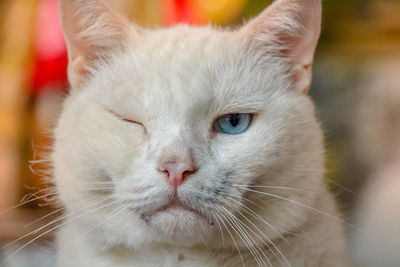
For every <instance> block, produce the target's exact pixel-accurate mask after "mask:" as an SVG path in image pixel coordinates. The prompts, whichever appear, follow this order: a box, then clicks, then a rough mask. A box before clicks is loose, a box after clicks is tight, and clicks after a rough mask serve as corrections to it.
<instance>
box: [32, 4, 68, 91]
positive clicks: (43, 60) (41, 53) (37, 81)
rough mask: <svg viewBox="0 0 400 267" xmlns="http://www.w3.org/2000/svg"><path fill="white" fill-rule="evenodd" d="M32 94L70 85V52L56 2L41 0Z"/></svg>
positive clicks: (36, 31)
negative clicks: (68, 72)
mask: <svg viewBox="0 0 400 267" xmlns="http://www.w3.org/2000/svg"><path fill="white" fill-rule="evenodd" d="M34 45H35V49H34V53H35V54H34V58H35V62H34V69H33V79H32V87H31V88H32V90H33V93H37V92H39V91H40V90H42V89H45V88H46V89H49V87H50V88H55V89H56V88H62V87H63V86H64V85H65V84H66V82H67V65H68V58H67V49H66V45H65V41H64V37H63V33H62V30H61V27H60V24H59V20H58V6H57V0H40V1H39V3H38V7H37V16H36V25H35V40H34Z"/></svg>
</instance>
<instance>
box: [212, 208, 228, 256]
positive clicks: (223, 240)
mask: <svg viewBox="0 0 400 267" xmlns="http://www.w3.org/2000/svg"><path fill="white" fill-rule="evenodd" d="M211 214H212V215H213V217H214V219H215V221H216V222H217V225H218V228H219V232H220V233H221V239H222V248H224V247H225V238H224V232H223V231H222V227H221V224H220V223H219V221H218V219H217V217H216V216H215V214H214V212H213V211H211Z"/></svg>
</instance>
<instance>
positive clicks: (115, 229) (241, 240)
mask: <svg viewBox="0 0 400 267" xmlns="http://www.w3.org/2000/svg"><path fill="white" fill-rule="evenodd" d="M310 1H311V0H310ZM61 2H67V0H65V1H61ZM73 2H79V1H77V0H75V1H71V2H69V3H73ZM88 2H90V3H91V4H93V3H94V2H98V1H88ZM278 2H280V4H284V3H285V2H287V3H286V4H294V3H295V2H299V1H288V0H281V1H278ZM311 2H313V3H316V1H311ZM82 3H83V2H82ZM98 3H101V2H98ZM82 7H84V8H86V9H85V10H86V11H87V12H89V11H90V10H91V8H90V5H83V6H81V8H82ZM288 10H292V9H288ZM295 10H296V9H295ZM61 11H63V10H62V9H61ZM107 12H111V11H107ZM291 12H292V11H291ZM79 14H81V16H85V12H83V11H80V13H79ZM114 15H115V14H113V15H112V17H113V16H114ZM282 15H283V16H285V14H282ZM88 16H89V15H88ZM101 18H103V17H101ZM64 19H65V18H64ZM75 19H76V17H75ZM86 19H87V18H86ZM261 19H262V20H265V18H262V17H261ZM78 21H79V17H78ZM117 21H121V20H120V19H117ZM77 23H78V22H77ZM111 23H112V21H111ZM123 24H124V23H123ZM80 25H84V24H80ZM66 27H68V26H66V24H65V23H64V30H65V31H66V35H67V39H68V38H71V36H69V33H68V32H69V31H68V29H65V28H66ZM121 27H126V25H121ZM130 27H132V28H131V29H130V30H126V31H125V32H127V35H129V36H128V37H126V38H124V40H123V42H124V45H123V47H122V48H121V47H117V48H116V49H110V50H109V51H107V53H106V54H102V56H101V57H99V58H97V59H96V60H94V61H93V60H87V58H85V53H84V52H83V53H82V54H81V55H79V56H80V57H82V60H83V61H82V62H83V64H84V65H85V69H86V70H89V73H82V72H79V71H78V72H74V69H72V74H71V73H70V75H74V76H75V78H76V77H78V80H79V81H82V80H84V83H76V84H79V86H76V87H74V88H73V90H72V93H71V94H70V95H69V96H68V98H67V99H66V101H65V105H64V109H63V112H62V115H61V117H60V119H59V123H58V126H57V128H56V131H55V147H54V153H53V161H54V166H55V181H56V184H57V189H58V193H59V197H60V200H61V202H62V203H63V205H65V207H66V209H67V218H66V220H65V221H66V223H65V226H64V228H63V229H62V230H61V232H60V234H59V248H60V252H59V266H205V265H208V266H222V265H223V266H241V265H242V262H241V259H240V256H239V253H238V251H237V248H236V246H238V247H239V248H240V250H241V256H242V258H243V260H244V263H245V264H246V265H248V266H253V265H256V262H255V259H254V257H253V256H252V255H251V250H249V247H248V246H249V243H250V244H251V245H252V246H255V249H256V250H257V249H258V248H259V250H260V251H259V252H257V253H258V254H260V255H261V256H260V258H259V259H258V264H261V265H264V264H269V263H270V264H271V265H273V266H277V265H284V266H285V264H286V262H285V261H286V260H288V261H289V262H290V264H291V265H292V266H344V265H343V260H344V252H343V249H344V245H343V243H342V230H341V225H340V223H338V222H336V221H334V220H332V218H330V217H328V216H324V215H321V214H319V213H317V212H315V211H312V210H311V209H310V208H306V207H305V205H307V206H310V207H312V208H314V209H321V210H323V212H327V213H329V214H332V215H333V216H337V215H336V211H335V207H334V204H333V200H332V199H331V197H330V195H329V194H328V193H327V191H326V190H325V188H324V186H323V184H322V176H323V172H324V168H323V164H324V162H323V145H322V134H321V130H320V126H319V124H318V122H317V121H316V119H315V116H314V106H313V104H312V102H311V101H310V99H309V97H308V96H307V95H305V94H303V93H301V92H300V91H298V90H295V89H296V87H295V83H294V82H293V79H292V78H291V74H290V70H291V67H292V66H291V65H290V64H291V61H288V60H287V58H284V57H283V56H282V55H281V54H280V52H279V51H277V49H276V45H275V46H272V45H270V46H269V45H268V44H265V47H263V52H260V51H259V50H257V49H256V48H257V47H258V46H259V44H257V45H254V47H252V43H253V44H255V42H253V41H251V40H252V37H251V35H246V34H245V32H246V31H245V30H242V31H241V32H236V31H223V30H217V29H214V28H211V27H201V28H192V27H188V26H184V25H182V26H177V27H174V28H168V29H158V30H151V31H150V30H140V32H139V30H137V29H135V28H134V26H130ZM95 28H97V26H96V27H90V28H88V29H87V30H85V36H90V32H92V31H95V30H96V29H95ZM98 30H99V31H100V30H101V27H99V28H98ZM107 30H109V28H107V29H106V31H107ZM77 34H78V35H79V32H77ZM93 34H94V35H96V36H100V32H97V33H96V32H95V33H93ZM261 34H264V35H265V36H264V38H265V39H270V38H268V36H267V34H268V33H261ZM315 34H319V31H318V32H316V33H315ZM259 37H260V36H258V37H257V38H258V39H259ZM91 40H95V39H91ZM96 41H97V42H101V40H97V39H96ZM121 42H122V41H121ZM70 43H71V42H70ZM91 47H92V49H96V46H91ZM268 47H270V49H271V50H268ZM73 49H74V48H73V44H72V45H70V50H73ZM309 49H312V50H313V49H314V47H310V48H309ZM75 51H76V50H75ZM94 52H95V51H90V53H91V54H93V53H94ZM101 52H102V53H103V52H104V50H102V51H101ZM86 53H87V51H86ZM75 56H76V55H75ZM261 56H263V57H261ZM73 59H74V58H73V57H70V60H71V62H72V61H73ZM79 75H82V77H81V76H79ZM72 84H74V82H72ZM78 87H79V88H78ZM300 89H301V90H302V89H303V88H300ZM238 112H248V113H254V114H257V115H256V116H255V118H254V120H253V122H252V125H251V126H250V128H249V129H248V130H247V131H246V132H245V133H243V134H240V135H225V134H220V133H215V132H214V131H213V130H212V124H213V122H214V120H215V119H216V118H217V117H219V116H221V115H223V114H229V113H238ZM121 118H126V119H130V120H134V121H137V122H141V123H143V125H144V127H143V126H141V125H139V124H134V123H128V122H126V121H123V120H122V119H121ZM163 157H179V158H189V157H190V158H191V159H192V160H193V161H194V162H195V164H196V166H197V167H198V170H197V172H195V173H194V174H192V175H190V176H189V177H188V178H187V180H186V181H185V182H184V183H183V184H182V185H181V186H180V187H179V188H178V196H179V199H180V201H181V202H182V203H184V204H185V205H187V206H189V207H191V208H193V209H195V210H197V213H193V212H187V211H182V210H177V211H175V212H169V213H168V212H156V213H153V212H154V211H156V210H157V209H159V208H160V207H162V206H163V205H165V204H167V203H168V202H169V201H170V199H171V198H172V196H173V194H174V188H173V187H172V186H170V185H169V184H168V182H167V179H166V178H165V175H164V174H163V173H161V172H160V171H158V170H157V164H158V161H159V160H160V158H163ZM99 182H111V184H110V185H109V189H110V190H109V191H108V190H89V189H90V188H94V187H98V186H99V185H100V184H99ZM235 184H236V185H237V184H240V185H246V186H248V185H272V186H279V187H291V188H303V189H306V190H313V191H319V192H321V193H312V192H304V191H295V190H282V189H271V188H253V189H257V190H260V191H262V192H267V193H272V194H278V195H279V196H282V197H285V198H289V199H291V201H287V200H283V199H279V198H274V197H271V196H266V195H262V194H260V193H255V192H248V191H246V190H245V189H241V188H240V187H237V186H235ZM216 189H219V193H216ZM221 192H222V193H221ZM226 194H229V195H226ZM100 197H103V198H105V197H110V198H111V199H109V200H108V201H106V200H104V202H99V199H100ZM232 197H233V199H235V200H236V201H233V200H232ZM96 201H97V202H96ZM113 201H114V202H115V203H114V202H113ZM295 201H296V202H299V203H301V204H303V205H298V204H295V203H294V202H295ZM80 202H81V203H84V204H81V205H78V206H79V207H81V210H77V208H76V205H77V203H80ZM74 205H75V207H74ZM102 205H106V206H105V207H101V206H102ZM242 205H245V206H247V207H248V208H250V209H252V210H254V211H255V212H257V214H259V216H260V217H262V218H263V220H264V222H263V221H262V220H259V219H257V217H256V216H250V215H249V214H246V212H245V209H244V208H243V207H242ZM115 212H116V213H115ZM229 212H231V213H233V214H235V215H236V216H237V217H238V219H239V220H240V221H241V223H240V224H241V226H242V227H243V228H244V230H246V231H247V232H248V236H246V237H241V236H240V235H239V234H238V232H236V231H234V230H233V229H232V228H229V230H227V229H226V228H225V227H224V225H223V224H226V225H230V224H232V223H233V222H228V221H227V220H226V219H224V220H223V221H221V220H219V219H218V218H220V219H222V218H227V217H229V215H228V214H229ZM240 213H242V214H246V215H247V216H246V218H244V217H241V215H240ZM199 214H202V216H200V215H199ZM215 214H218V215H215ZM218 216H219V217H218ZM265 221H267V222H268V224H267V223H266V222H265ZM210 222H213V225H212V223H211V224H210ZM218 224H219V225H218ZM244 225H246V226H244ZM219 226H221V228H222V229H223V233H222V234H223V236H224V238H222V235H221V233H220V227H219ZM246 227H248V228H246ZM256 227H257V228H258V229H257V228H256ZM327 228H329V229H327ZM250 229H251V230H250ZM292 232H293V233H294V234H293V235H292V234H291V233H292ZM230 235H232V237H233V238H232V237H231V236H230ZM283 236H285V238H283ZM284 239H286V241H288V242H289V243H291V245H288V244H287V243H286V241H285V240H284ZM233 240H235V241H233ZM270 241H273V243H274V246H271V245H270ZM235 242H236V244H235ZM246 243H248V244H246ZM265 244H267V245H270V246H271V248H270V249H268V248H267V246H266V245H265ZM278 248H279V251H278ZM261 251H263V252H261ZM262 253H264V255H262ZM283 255H284V256H285V257H286V260H285V259H284V257H283ZM264 256H265V257H268V260H267V259H265V257H264ZM261 258H262V259H261ZM263 261H264V262H263ZM72 262H73V264H72ZM286 266H287V264H286Z"/></svg>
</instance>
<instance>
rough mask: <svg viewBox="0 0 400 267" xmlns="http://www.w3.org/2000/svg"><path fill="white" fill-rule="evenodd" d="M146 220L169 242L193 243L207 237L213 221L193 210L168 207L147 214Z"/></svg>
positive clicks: (211, 229)
mask: <svg viewBox="0 0 400 267" xmlns="http://www.w3.org/2000/svg"><path fill="white" fill-rule="evenodd" d="M145 220H146V222H147V223H148V225H149V226H150V227H152V228H153V229H155V230H156V231H157V232H158V233H159V234H160V236H161V239H163V240H165V241H167V242H168V243H171V244H179V245H187V246H190V245H195V244H198V243H199V242H204V240H207V239H209V237H210V236H211V233H212V232H213V230H214V229H213V228H214V227H215V226H214V222H212V221H210V220H209V219H207V218H206V217H205V216H203V215H201V214H200V213H198V212H196V211H195V210H191V209H187V208H182V207H168V208H165V209H162V210H159V211H157V212H155V213H154V214H152V215H151V216H148V217H147V218H146V219H145Z"/></svg>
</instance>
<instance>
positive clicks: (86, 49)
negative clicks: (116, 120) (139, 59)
mask: <svg viewBox="0 0 400 267" xmlns="http://www.w3.org/2000/svg"><path fill="white" fill-rule="evenodd" d="M59 13H60V16H61V26H62V29H63V31H64V35H65V39H66V42H67V47H68V57H69V64H70V65H69V67H68V69H69V71H68V73H69V80H70V83H71V85H72V87H79V85H80V83H82V82H83V81H84V80H85V78H86V76H87V69H89V68H88V67H91V68H95V67H96V66H87V65H90V64H91V63H92V62H93V60H94V59H97V58H101V57H103V56H106V54H108V53H110V52H111V51H114V50H117V49H123V46H124V45H123V44H124V42H126V41H128V40H132V39H134V38H135V37H136V34H137V33H136V32H135V31H134V30H133V26H132V25H131V24H130V22H129V20H128V19H126V18H125V17H123V16H122V15H120V14H118V13H117V12H116V11H114V10H112V9H111V7H109V6H108V5H107V4H106V3H105V2H104V1H100V0H59Z"/></svg>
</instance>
